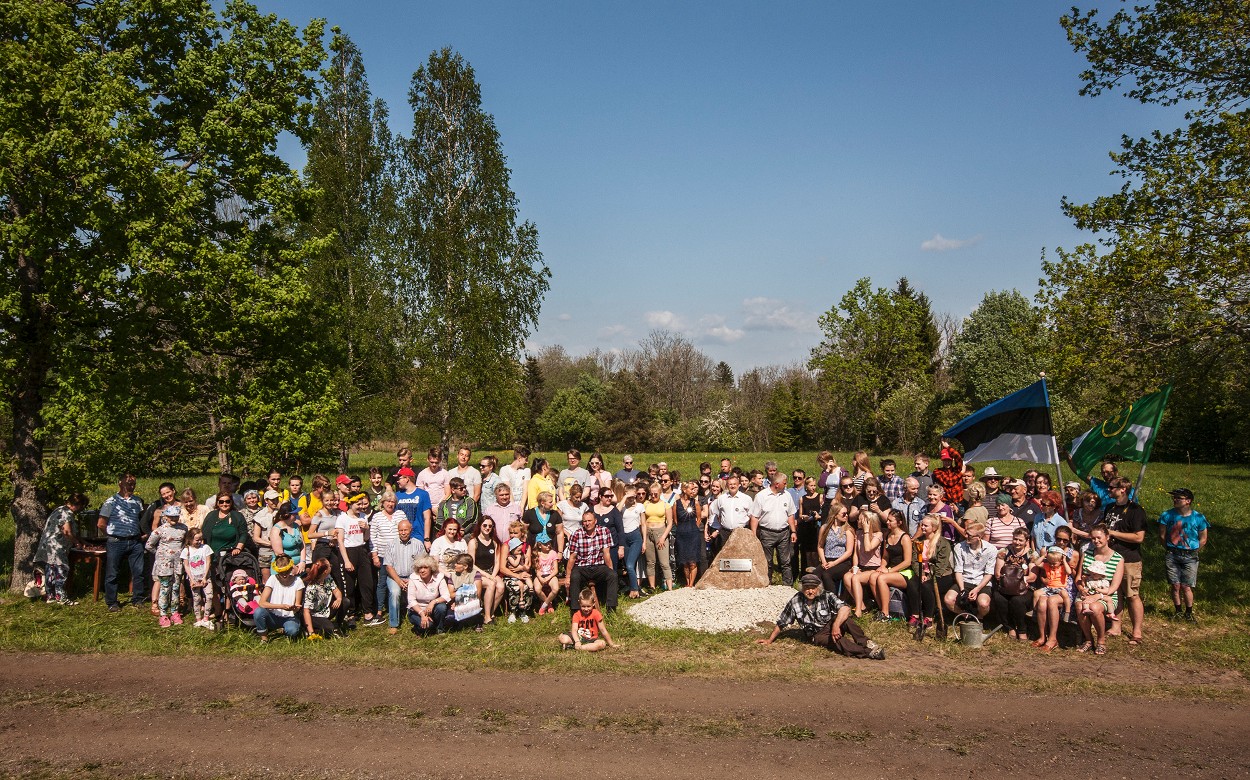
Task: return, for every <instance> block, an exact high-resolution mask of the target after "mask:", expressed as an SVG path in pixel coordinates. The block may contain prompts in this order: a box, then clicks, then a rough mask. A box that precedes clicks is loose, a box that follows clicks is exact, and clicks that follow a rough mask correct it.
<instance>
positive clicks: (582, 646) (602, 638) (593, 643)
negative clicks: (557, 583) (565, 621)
mask: <svg viewBox="0 0 1250 780" xmlns="http://www.w3.org/2000/svg"><path fill="white" fill-rule="evenodd" d="M616 646H617V645H616V643H615V642H613V641H612V635H611V634H609V633H608V627H607V626H606V625H605V624H604V622H603V615H602V613H600V612H599V601H598V599H597V598H595V589H594V588H585V589H583V590H582V592H581V593H580V594H578V596H577V609H575V610H573V620H572V625H571V626H570V628H569V633H567V634H561V635H560V647H561V648H563V649H565V650H573V649H577V650H585V651H587V652H591V653H594V652H598V651H600V650H602V649H604V648H605V647H616Z"/></svg>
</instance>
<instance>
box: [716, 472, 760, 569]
mask: <svg viewBox="0 0 1250 780" xmlns="http://www.w3.org/2000/svg"><path fill="white" fill-rule="evenodd" d="M741 487H742V480H741V479H739V478H738V477H737V476H736V475H731V476H730V477H729V479H728V480H726V482H725V488H726V491H725V492H724V493H721V494H720V497H718V498H717V499H716V500H715V501H713V502H712V507H711V512H712V513H713V514H714V515H715V517H716V522H717V523H718V524H719V525H720V534H719V535H718V537H717V538H716V539H713V540H712V545H713V549H714V550H715V551H716V552H717V553H719V552H720V551H721V548H722V547H724V546H725V542H727V541H729V537H730V536H731V535H732V534H733V532H734V530H735V529H738V528H746V527H747V526H748V525H750V522H751V497H750V496H748V495H747V494H746V493H742V492H739V490H740V488H741Z"/></svg>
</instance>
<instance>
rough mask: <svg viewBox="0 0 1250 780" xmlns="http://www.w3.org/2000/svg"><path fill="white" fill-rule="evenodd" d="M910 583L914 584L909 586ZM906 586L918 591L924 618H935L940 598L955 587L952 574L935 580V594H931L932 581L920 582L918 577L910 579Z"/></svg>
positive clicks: (940, 602) (940, 601)
mask: <svg viewBox="0 0 1250 780" xmlns="http://www.w3.org/2000/svg"><path fill="white" fill-rule="evenodd" d="M911 583H916V584H915V585H911ZM908 584H909V585H910V586H911V587H914V588H915V589H916V591H918V594H917V595H919V596H920V603H921V605H922V607H923V608H924V616H925V617H929V618H936V617H937V611H938V608H939V607H940V606H941V604H942V597H944V596H945V595H946V591H948V590H950V589H951V588H953V587H954V586H955V574H954V572H952V573H950V574H946V575H943V576H941V577H938V578H937V593H934V592H933V580H931V579H930V580H926V581H925V582H920V578H919V577H912V579H911V582H910V583H908Z"/></svg>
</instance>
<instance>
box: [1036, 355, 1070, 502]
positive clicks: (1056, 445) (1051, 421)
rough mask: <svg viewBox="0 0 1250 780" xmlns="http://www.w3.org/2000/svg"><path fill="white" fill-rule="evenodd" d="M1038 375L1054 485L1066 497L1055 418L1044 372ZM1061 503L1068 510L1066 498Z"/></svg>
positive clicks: (1052, 487)
mask: <svg viewBox="0 0 1250 780" xmlns="http://www.w3.org/2000/svg"><path fill="white" fill-rule="evenodd" d="M1039 376H1041V378H1042V391H1043V392H1044V393H1045V394H1046V424H1047V425H1049V426H1050V443H1051V446H1053V447H1054V452H1055V474H1056V476H1057V480H1056V482H1055V485H1058V486H1059V495H1061V496H1065V497H1066V496H1067V493H1065V492H1064V488H1063V458H1061V457H1059V442H1058V440H1056V439H1055V418H1054V416H1053V415H1052V414H1051V412H1050V390H1049V388H1047V387H1046V372H1045V371H1042V372H1040V373H1039ZM1055 485H1051V486H1050V487H1051V490H1054V489H1055ZM1063 503H1064V506H1063V510H1064V512H1066V511H1068V507H1067V504H1068V502H1067V499H1066V498H1065V499H1064V502H1063ZM1056 509H1057V508H1056Z"/></svg>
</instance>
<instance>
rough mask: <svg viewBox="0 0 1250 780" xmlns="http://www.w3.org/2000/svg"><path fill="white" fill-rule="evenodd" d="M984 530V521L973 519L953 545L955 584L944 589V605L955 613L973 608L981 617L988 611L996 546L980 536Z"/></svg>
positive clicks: (996, 554)
mask: <svg viewBox="0 0 1250 780" xmlns="http://www.w3.org/2000/svg"><path fill="white" fill-rule="evenodd" d="M984 533H985V524H984V523H982V522H981V521H980V520H972V521H970V522H969V523H968V524H967V525H965V526H964V535H965V538H964V540H963V541H962V542H960V543H959V544H957V545H955V561H954V564H955V587H953V588H951V589H950V590H948V591H946V607H947V609H949V610H950V611H951V612H954V613H955V614H956V615H960V614H963V613H966V612H972V611H973V610H974V609H975V610H976V613H977V617H978V618H981V619H984V618H985V616H986V615H988V614H989V612H990V589H991V588H992V587H993V579H994V563H995V561H996V560H997V559H998V549H997V548H996V547H994V545H992V544H990V543H989V542H986V541H983V540H982V539H981V536H982V534H984Z"/></svg>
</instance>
